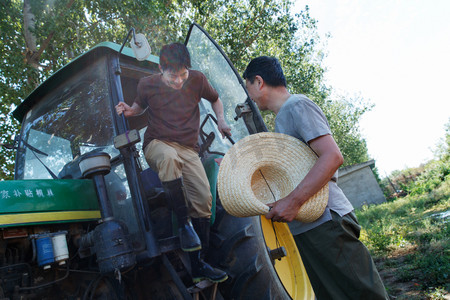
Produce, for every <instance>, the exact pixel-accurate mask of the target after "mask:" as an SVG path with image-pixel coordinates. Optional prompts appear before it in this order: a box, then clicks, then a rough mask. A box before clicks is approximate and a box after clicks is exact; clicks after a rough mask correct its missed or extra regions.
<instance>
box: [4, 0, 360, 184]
mask: <svg viewBox="0 0 450 300" xmlns="http://www.w3.org/2000/svg"><path fill="white" fill-rule="evenodd" d="M292 3H293V1H291V0H244V1H242V0H230V1H225V0H219V1H213V0H206V1H199V0H189V1H181V0H176V1H173V0H124V1H115V0H96V1H85V0H82V1H75V0H61V1H46V0H24V1H19V0H0V7H1V9H0V28H1V31H0V34H1V36H0V59H1V60H2V68H1V69H0V100H1V101H0V122H2V126H1V127H0V140H1V142H10V141H11V139H12V137H13V136H14V135H16V134H17V132H18V128H19V124H18V122H17V121H16V120H13V119H12V117H11V112H12V111H13V110H14V109H15V107H16V106H17V105H18V104H19V103H20V102H21V101H23V100H24V99H25V97H26V95H28V94H29V93H30V92H31V91H32V90H33V89H35V88H36V87H37V86H38V85H39V84H40V83H42V82H43V81H44V80H45V79H47V78H48V77H49V76H50V75H51V74H53V73H54V72H55V71H57V70H58V69H59V68H61V67H62V66H63V65H65V64H67V63H68V62H70V61H71V60H72V59H73V58H74V57H77V56H78V55H80V54H81V53H83V52H85V51H86V50H88V49H90V48H92V47H93V46H94V45H96V44H98V43H100V42H103V41H112V42H116V43H119V44H121V43H122V42H123V39H124V38H125V36H126V34H127V32H128V30H129V29H130V28H131V27H134V28H135V29H136V32H142V33H144V34H145V35H146V36H147V38H148V40H149V43H150V46H151V48H152V49H153V53H154V54H155V55H158V54H159V49H160V48H161V46H162V45H163V44H166V43H169V42H174V41H183V40H184V37H185V36H186V34H187V30H188V28H189V25H190V23H191V22H193V21H195V22H197V23H198V24H200V25H201V26H202V27H204V28H205V29H206V30H207V31H208V32H209V33H210V35H211V36H212V37H213V38H214V39H215V40H216V41H217V42H218V43H219V45H221V47H222V48H223V49H224V51H225V53H227V55H228V56H229V58H230V60H231V61H232V62H233V64H234V65H235V67H236V68H237V70H238V71H239V72H240V73H242V72H243V70H244V68H245V66H246V65H247V63H248V62H249V61H250V59H251V58H253V57H256V56H259V55H271V56H276V57H277V58H279V60H280V61H281V64H282V65H283V68H284V70H285V73H286V77H287V80H288V83H289V89H290V91H291V92H292V93H304V94H306V95H308V96H309V97H311V99H313V100H314V101H315V102H316V103H318V104H319V106H321V107H322V108H323V109H324V110H325V111H326V110H327V109H329V113H328V116H329V117H330V118H331V119H333V118H341V119H343V120H344V121H343V122H344V123H345V122H346V121H348V122H352V124H351V126H342V123H343V122H338V120H334V121H333V120H332V121H331V123H332V130H333V132H335V133H336V135H337V136H338V137H339V142H338V144H339V145H340V146H341V147H342V149H344V150H343V151H344V156H346V161H347V163H348V164H350V163H353V162H361V160H365V159H366V158H367V147H366V145H365V142H364V140H363V139H361V137H360V135H359V133H358V132H357V130H356V131H355V128H356V129H357V127H358V126H357V120H358V119H359V117H360V113H361V112H362V110H355V109H354V107H352V105H351V103H352V101H353V100H352V99H347V100H348V101H347V102H346V103H345V104H343V103H341V104H336V106H335V107H334V106H333V105H330V104H328V103H327V102H326V101H325V99H326V98H327V97H328V95H329V91H330V89H329V88H328V87H326V86H325V85H324V84H323V73H324V68H323V67H322V59H323V57H324V51H323V49H322V47H323V45H322V44H321V43H322V41H321V40H320V38H319V36H318V34H317V30H316V20H314V19H313V18H311V16H310V15H309V9H308V7H306V8H305V9H304V10H302V11H298V12H294V13H295V14H294V15H293V14H292V13H291V10H292ZM25 21H26V22H25ZM25 23H26V24H27V25H24V24H25ZM339 109H343V110H349V112H344V111H343V112H338V110H339ZM363 110H364V109H363ZM353 117H356V120H355V119H354V118H353ZM265 119H266V121H267V122H268V124H269V127H270V126H271V124H273V115H270V114H268V115H265ZM3 124H5V125H3ZM341 127H342V130H341ZM350 127H352V128H353V130H349V128H350ZM346 135H348V136H347V137H346ZM341 144H342V145H341ZM0 154H1V155H2V160H1V161H0V163H1V173H0V178H3V179H5V178H10V177H11V176H12V169H13V151H7V150H4V149H3V150H0Z"/></svg>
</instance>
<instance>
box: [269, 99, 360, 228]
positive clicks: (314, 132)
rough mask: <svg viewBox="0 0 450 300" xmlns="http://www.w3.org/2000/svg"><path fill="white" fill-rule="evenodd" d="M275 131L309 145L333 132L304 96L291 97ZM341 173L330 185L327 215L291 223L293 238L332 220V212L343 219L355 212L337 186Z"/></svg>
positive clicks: (276, 124)
mask: <svg viewBox="0 0 450 300" xmlns="http://www.w3.org/2000/svg"><path fill="white" fill-rule="evenodd" d="M275 131H276V132H279V133H284V134H288V135H291V136H293V137H296V138H298V139H299V140H301V141H302V142H304V143H306V144H308V142H309V141H311V140H313V139H315V138H318V137H320V136H323V135H327V134H330V135H331V130H330V126H329V125H328V121H327V118H326V117H325V115H324V113H323V112H322V110H321V109H320V107H319V106H317V105H316V104H315V103H314V102H312V101H311V100H310V99H309V98H307V97H306V96H304V95H291V97H289V99H288V100H286V102H285V103H284V104H283V106H282V107H281V109H280V111H279V112H278V114H277V116H276V119H275ZM337 178H338V174H337V171H336V173H335V174H334V176H333V177H332V178H331V180H330V182H329V183H328V187H329V196H328V204H327V207H326V209H325V212H324V213H323V215H322V216H321V217H320V218H319V219H317V220H316V221H314V222H312V223H302V222H299V221H292V222H290V223H288V225H289V228H290V229H291V232H292V234H300V233H303V232H306V231H308V230H311V229H313V228H315V227H317V226H319V225H320V224H323V223H325V222H327V221H329V220H331V214H330V209H331V210H333V211H335V212H336V213H338V214H339V215H340V216H343V215H346V214H348V213H349V212H351V211H352V210H353V206H352V204H351V203H350V201H348V199H347V197H346V196H345V195H344V193H343V192H342V190H341V189H340V188H339V187H338V186H337V184H336V181H337Z"/></svg>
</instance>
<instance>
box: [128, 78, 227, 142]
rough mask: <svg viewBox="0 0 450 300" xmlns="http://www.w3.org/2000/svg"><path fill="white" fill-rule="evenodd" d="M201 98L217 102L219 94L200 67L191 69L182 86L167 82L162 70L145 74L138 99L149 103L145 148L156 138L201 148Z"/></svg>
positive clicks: (141, 102) (143, 102) (142, 104)
mask: <svg viewBox="0 0 450 300" xmlns="http://www.w3.org/2000/svg"><path fill="white" fill-rule="evenodd" d="M201 98H204V99H206V100H208V101H210V102H211V103H213V102H215V101H217V99H218V98H219V94H218V93H217V91H216V90H215V89H214V88H213V87H212V86H211V85H210V84H209V82H208V80H207V79H206V77H205V75H203V73H201V72H199V71H195V70H189V77H188V79H187V80H186V82H185V83H184V85H183V88H181V89H180V90H175V89H173V88H171V87H169V86H167V85H166V84H165V83H164V82H163V81H162V74H157V75H151V76H148V77H144V78H142V79H141V80H140V81H139V84H138V87H137V97H136V99H135V102H137V103H138V104H139V106H140V107H142V108H143V109H145V108H147V107H148V113H149V122H148V127H147V130H146V131H145V134H144V144H143V149H145V147H146V146H147V145H148V143H150V141H151V140H153V139H158V140H162V141H169V142H177V143H179V144H181V145H184V146H188V147H191V148H197V147H196V145H197V141H198V134H199V127H200V110H199V107H198V103H199V102H200V100H201Z"/></svg>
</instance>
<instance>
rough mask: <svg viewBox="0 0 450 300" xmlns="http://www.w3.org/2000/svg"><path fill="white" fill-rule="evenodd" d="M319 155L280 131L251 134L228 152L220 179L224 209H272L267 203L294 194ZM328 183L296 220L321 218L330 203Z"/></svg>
mask: <svg viewBox="0 0 450 300" xmlns="http://www.w3.org/2000/svg"><path fill="white" fill-rule="evenodd" d="M316 160H317V155H316V154H315V153H314V152H313V151H312V150H311V149H310V148H309V147H308V146H307V145H305V144H304V143H303V142H301V141H300V140H298V139H296V138H294V137H292V136H289V135H286V134H281V133H274V132H261V133H257V134H253V135H249V136H247V137H245V138H243V139H241V140H240V141H238V142H237V143H236V144H235V145H233V147H232V148H230V150H228V152H227V153H226V154H225V156H224V158H223V159H222V162H221V163H220V168H219V174H218V179H217V188H218V193H219V198H220V200H221V203H222V206H223V207H224V209H225V210H226V211H227V212H228V213H230V214H231V215H234V216H237V217H248V216H255V215H262V214H266V213H268V212H269V206H267V204H268V203H272V202H275V201H277V200H279V199H282V198H284V197H286V196H287V195H288V194H289V193H291V192H292V191H293V190H294V189H295V188H296V187H297V186H298V184H299V183H300V182H301V181H302V180H303V178H304V177H305V176H306V174H308V172H309V170H311V168H312V167H313V165H314V164H315V162H316ZM328 193H329V192H328V184H327V185H325V186H324V187H323V188H322V189H321V190H319V192H317V193H316V194H315V195H314V196H312V197H311V198H310V199H308V200H307V201H306V202H305V203H304V204H303V205H302V206H301V208H300V210H299V211H298V214H297V216H296V218H295V219H296V220H298V221H301V222H304V223H308V222H313V221H315V220H316V219H318V218H319V217H320V216H321V215H322V214H323V212H324V210H325V207H326V206H327V203H328Z"/></svg>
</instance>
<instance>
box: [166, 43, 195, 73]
mask: <svg viewBox="0 0 450 300" xmlns="http://www.w3.org/2000/svg"><path fill="white" fill-rule="evenodd" d="M159 65H160V66H161V68H162V69H163V70H172V71H178V70H180V69H182V68H186V69H189V68H190V67H191V56H190V55H189V51H188V49H187V48H186V46H185V45H184V44H182V43H173V44H168V45H164V46H163V47H162V48H161V51H160V52H159Z"/></svg>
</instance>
